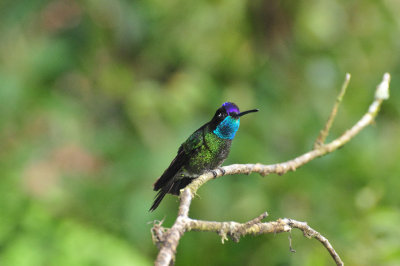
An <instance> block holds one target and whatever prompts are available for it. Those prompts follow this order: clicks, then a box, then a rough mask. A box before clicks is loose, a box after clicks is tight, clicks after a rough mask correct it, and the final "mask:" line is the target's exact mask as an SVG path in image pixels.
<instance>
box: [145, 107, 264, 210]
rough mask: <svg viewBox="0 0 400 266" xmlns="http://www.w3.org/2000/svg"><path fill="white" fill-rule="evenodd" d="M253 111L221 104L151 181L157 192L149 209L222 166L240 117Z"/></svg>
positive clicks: (154, 207)
mask: <svg viewBox="0 0 400 266" xmlns="http://www.w3.org/2000/svg"><path fill="white" fill-rule="evenodd" d="M253 112H258V109H252V110H248V111H244V112H240V111H239V107H238V106H237V105H236V104H234V103H232V102H225V103H224V104H222V106H221V107H220V108H218V110H217V111H216V112H215V115H214V116H213V118H212V119H211V121H210V122H208V123H206V124H204V125H203V126H201V127H200V128H199V129H197V130H196V131H195V132H194V133H193V134H192V135H190V137H189V138H188V139H187V140H186V141H185V142H183V143H182V144H181V146H180V147H179V149H178V153H177V155H176V157H175V159H174V160H172V162H171V164H170V165H169V167H168V168H167V169H166V170H165V171H164V173H163V174H162V175H161V177H160V178H158V179H157V181H156V182H155V183H154V185H153V189H154V191H158V193H157V195H156V197H155V200H154V203H153V205H152V206H151V207H150V210H149V211H154V210H155V209H156V208H157V207H158V205H159V204H160V202H161V201H162V199H163V198H164V196H165V195H166V194H167V193H169V194H172V195H179V192H180V190H181V189H182V188H184V187H186V186H187V185H189V184H190V183H191V182H192V181H193V180H194V179H195V178H197V177H199V176H200V175H201V174H203V173H205V172H207V171H210V170H213V169H216V168H217V167H219V166H221V164H222V163H223V162H224V160H225V159H226V158H227V157H228V154H229V151H230V149H231V144H232V140H233V138H234V137H235V134H236V132H237V131H238V129H239V125H240V117H241V116H243V115H245V114H248V113H253Z"/></svg>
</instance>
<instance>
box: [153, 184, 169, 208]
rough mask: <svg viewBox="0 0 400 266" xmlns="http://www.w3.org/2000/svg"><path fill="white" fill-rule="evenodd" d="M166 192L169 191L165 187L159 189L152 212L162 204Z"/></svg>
mask: <svg viewBox="0 0 400 266" xmlns="http://www.w3.org/2000/svg"><path fill="white" fill-rule="evenodd" d="M166 194H167V191H166V190H164V189H161V190H160V191H158V193H157V195H156V199H155V200H154V202H153V205H151V207H150V210H149V211H151V212H152V211H154V210H155V209H157V207H158V205H160V203H161V201H162V200H163V198H164V197H165V195H166Z"/></svg>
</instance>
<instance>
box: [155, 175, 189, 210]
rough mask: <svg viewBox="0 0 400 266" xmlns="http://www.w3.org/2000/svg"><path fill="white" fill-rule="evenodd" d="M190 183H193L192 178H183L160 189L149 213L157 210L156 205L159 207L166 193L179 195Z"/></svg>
mask: <svg viewBox="0 0 400 266" xmlns="http://www.w3.org/2000/svg"><path fill="white" fill-rule="evenodd" d="M192 181H193V178H189V177H184V178H182V179H179V180H178V181H176V182H173V183H171V184H170V185H168V184H167V185H166V186H164V187H162V188H161V190H160V191H158V193H157V195H156V199H155V200H154V202H153V205H151V207H150V210H149V211H154V210H155V209H157V207H158V205H160V203H161V201H162V200H163V198H164V197H165V195H166V194H167V193H170V194H173V195H179V191H180V190H181V189H182V188H184V187H186V186H187V185H189V184H190V182H192ZM167 187H168V188H167Z"/></svg>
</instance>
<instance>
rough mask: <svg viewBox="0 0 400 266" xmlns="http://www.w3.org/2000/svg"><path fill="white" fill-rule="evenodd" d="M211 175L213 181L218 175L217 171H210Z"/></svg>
mask: <svg viewBox="0 0 400 266" xmlns="http://www.w3.org/2000/svg"><path fill="white" fill-rule="evenodd" d="M211 173H212V174H213V178H214V179H215V178H217V175H218V173H217V171H215V170H211Z"/></svg>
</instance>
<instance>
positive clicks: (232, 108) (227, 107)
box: [222, 102, 240, 115]
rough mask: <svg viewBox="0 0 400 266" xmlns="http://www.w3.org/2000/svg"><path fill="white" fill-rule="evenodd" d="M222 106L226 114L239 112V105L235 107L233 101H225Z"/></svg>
mask: <svg viewBox="0 0 400 266" xmlns="http://www.w3.org/2000/svg"><path fill="white" fill-rule="evenodd" d="M222 106H223V107H224V108H225V110H226V112H227V113H228V115H229V114H230V113H237V114H238V113H240V111H239V107H237V105H236V104H234V103H231V102H226V103H224V104H223V105H222Z"/></svg>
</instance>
